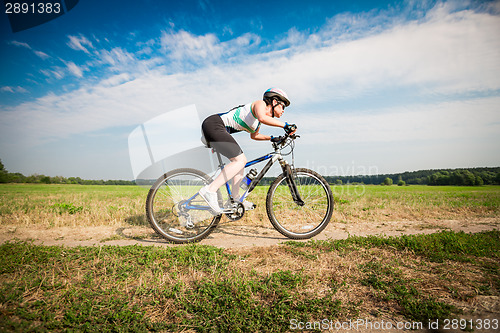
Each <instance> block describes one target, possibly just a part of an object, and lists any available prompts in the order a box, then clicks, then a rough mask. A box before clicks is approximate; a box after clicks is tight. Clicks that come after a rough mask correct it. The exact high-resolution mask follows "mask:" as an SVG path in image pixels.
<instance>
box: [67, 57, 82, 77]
mask: <svg viewBox="0 0 500 333" xmlns="http://www.w3.org/2000/svg"><path fill="white" fill-rule="evenodd" d="M66 67H67V68H68V70H69V72H70V73H71V74H73V75H74V76H76V77H80V78H81V77H83V70H82V68H80V67H78V66H77V65H76V64H75V63H74V62H72V61H69V62H67V63H66Z"/></svg>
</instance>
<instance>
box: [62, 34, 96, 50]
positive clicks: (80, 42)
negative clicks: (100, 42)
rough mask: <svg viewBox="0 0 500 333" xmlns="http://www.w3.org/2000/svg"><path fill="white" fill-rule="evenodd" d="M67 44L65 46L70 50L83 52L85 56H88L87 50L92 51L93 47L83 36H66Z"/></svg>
mask: <svg viewBox="0 0 500 333" xmlns="http://www.w3.org/2000/svg"><path fill="white" fill-rule="evenodd" d="M68 38H69V42H68V43H67V45H68V46H69V47H70V48H72V49H73V50H75V51H83V52H85V53H87V54H90V52H89V50H88V48H90V49H93V48H94V46H93V45H92V42H91V41H89V40H88V39H87V38H86V37H84V36H79V37H77V36H68Z"/></svg>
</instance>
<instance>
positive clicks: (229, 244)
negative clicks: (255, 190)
mask: <svg viewBox="0 0 500 333" xmlns="http://www.w3.org/2000/svg"><path fill="white" fill-rule="evenodd" d="M499 228H500V218H485V219H474V220H435V221H393V222H387V221H385V222H362V223H351V224H344V223H330V224H329V225H328V227H327V228H326V229H325V230H324V231H323V232H322V233H321V234H320V235H318V236H316V237H315V238H314V239H330V238H331V239H344V238H347V237H348V236H349V235H352V236H354V235H356V236H367V235H386V236H399V235H402V234H417V233H434V232H438V231H441V230H453V231H464V232H474V233H475V232H480V231H486V230H493V229H499ZM13 239H19V240H32V241H34V243H35V244H44V245H63V246H99V245H133V244H141V245H146V246H148V245H155V246H175V245H171V244H168V243H166V242H165V241H164V240H163V239H161V238H158V237H156V235H155V234H154V232H153V230H152V229H151V228H149V227H148V226H144V227H140V226H114V227H110V226H102V227H82V228H69V227H64V228H50V229H42V228H28V227H16V226H0V243H4V242H7V241H9V240H13ZM287 240H288V239H287V238H286V237H284V236H282V235H281V234H280V233H278V232H277V231H276V230H274V228H273V227H272V226H271V225H270V224H269V226H267V227H248V226H244V225H241V224H238V222H223V223H221V224H220V225H219V226H218V227H217V229H215V231H214V232H213V233H212V234H211V235H210V236H209V237H208V238H207V239H205V240H203V241H201V244H205V245H213V246H217V247H222V248H243V247H257V246H258V247H260V246H270V245H275V244H279V243H281V242H284V241H287Z"/></svg>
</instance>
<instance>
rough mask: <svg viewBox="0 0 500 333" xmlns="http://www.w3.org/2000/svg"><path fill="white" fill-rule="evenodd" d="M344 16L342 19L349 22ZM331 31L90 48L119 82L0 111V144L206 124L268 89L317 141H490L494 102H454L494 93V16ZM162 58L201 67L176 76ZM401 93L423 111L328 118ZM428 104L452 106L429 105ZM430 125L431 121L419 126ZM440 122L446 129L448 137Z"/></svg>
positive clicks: (181, 37)
mask: <svg viewBox="0 0 500 333" xmlns="http://www.w3.org/2000/svg"><path fill="white" fill-rule="evenodd" d="M341 19H342V20H346V21H348V17H344V16H343V17H341ZM385 20H386V18H385V17H384V18H380V21H382V22H385ZM332 24H333V23H331V22H330V23H329V24H327V25H326V26H325V27H324V28H323V29H322V30H321V31H319V32H318V33H317V34H315V35H310V36H306V35H303V34H302V33H300V32H298V31H293V30H291V31H290V32H289V34H288V36H286V42H284V43H283V44H281V45H286V44H288V45H294V46H292V47H290V48H288V49H283V50H279V51H266V52H261V53H257V52H255V53H252V52H248V51H249V50H250V49H251V48H252V47H254V46H257V45H260V43H261V40H260V38H259V37H258V36H256V35H253V34H245V35H242V36H239V37H237V38H234V39H231V40H228V41H225V42H221V41H220V40H218V38H217V37H216V36H215V35H213V34H206V35H203V36H196V35H193V34H191V33H189V32H186V31H179V32H177V33H173V32H170V33H167V32H163V33H162V35H161V37H160V39H161V46H162V50H163V52H165V54H166V55H167V56H168V60H165V59H161V57H160V56H156V57H153V58H150V59H148V60H138V59H139V57H136V55H135V54H133V53H129V52H127V51H126V50H124V49H122V48H114V49H112V50H110V51H107V50H105V51H104V50H100V51H99V50H96V51H95V53H94V54H95V55H96V56H97V57H98V59H99V61H100V62H101V63H102V64H105V65H108V66H111V68H112V69H113V72H114V73H115V75H113V76H112V77H109V78H105V79H103V80H102V81H101V82H100V84H95V83H93V84H90V83H89V84H86V85H82V86H81V87H80V88H79V89H77V90H74V91H72V92H69V93H66V94H62V95H54V94H49V95H47V96H45V97H43V98H39V99H37V100H35V101H33V102H29V103H24V104H21V105H18V106H16V107H11V108H7V109H6V110H4V112H3V113H2V122H1V124H0V133H1V134H0V138H1V140H0V142H2V144H3V143H4V142H9V141H12V138H16V140H17V139H19V140H20V141H21V140H22V141H24V143H25V144H28V143H29V144H33V143H34V142H44V141H47V140H53V139H60V138H66V137H68V136H70V135H73V134H78V133H89V132H95V131H99V130H104V129H108V128H111V127H115V126H134V125H136V124H140V123H143V122H145V121H147V120H149V119H151V118H152V117H154V116H157V115H159V114H162V113H163V112H167V111H169V110H172V109H175V108H179V107H183V106H185V105H189V104H193V103H194V104H196V106H197V108H198V110H199V111H200V113H201V114H202V116H203V115H208V114H210V113H214V112H221V111H224V110H225V109H228V108H230V107H231V106H234V105H238V104H241V103H243V102H250V101H251V99H257V98H260V96H261V94H262V92H263V91H264V90H265V89H267V88H268V87H269V86H280V87H282V88H284V89H285V90H287V92H288V94H289V95H290V96H291V99H292V107H291V108H290V109H289V110H290V111H288V110H287V113H286V116H287V118H288V119H292V120H293V121H294V122H297V124H299V127H300V128H301V130H304V131H308V132H310V133H311V134H310V137H311V138H315V140H317V141H315V142H322V141H323V142H325V140H326V142H328V144H330V143H331V142H332V140H339V141H340V142H372V141H373V140H375V141H378V142H389V141H391V140H395V139H397V140H405V138H406V140H413V141H417V140H419V139H420V138H423V137H425V138H430V139H432V140H439V139H440V138H443V137H444V138H446V139H453V138H458V137H462V138H464V137H467V136H469V135H474V136H476V137H480V136H483V137H484V136H488V137H490V138H497V136H498V135H497V134H496V133H498V127H495V126H489V125H488V124H490V123H495V122H496V123H498V122H500V120H499V119H498V116H497V113H496V112H495V111H496V110H498V106H499V105H500V101H499V100H498V98H497V97H493V98H490V99H487V98H485V99H483V100H479V101H478V102H477V103H478V104H477V105H476V104H474V103H476V102H475V101H474V100H473V99H469V101H467V102H462V101H453V99H454V98H455V96H460V95H464V94H466V95H474V94H477V93H479V94H486V95H488V94H492V95H493V96H496V95H498V93H497V91H498V90H499V89H500V62H499V61H498V59H500V39H498V38H496V36H497V31H500V17H499V16H497V15H491V14H488V13H486V12H474V11H459V12H453V11H450V10H446V8H445V7H439V10H435V11H433V12H432V14H431V15H429V16H428V17H425V18H423V19H421V20H418V21H411V22H406V23H401V22H399V21H397V23H395V24H393V25H391V27H390V29H388V30H383V29H381V28H380V27H370V28H369V29H371V30H370V33H368V34H366V36H362V34H356V36H355V37H354V38H351V39H347V38H338V37H339V35H338V34H339V31H340V32H341V31H342V29H343V28H341V27H340V28H339V26H334V25H332ZM341 25H342V26H344V25H345V24H344V23H342V24H341ZM361 26H365V23H361ZM361 30H362V29H360V31H361ZM349 33H350V32H347V34H349ZM69 44H71V45H70V47H72V48H74V49H77V50H82V51H84V52H86V53H89V51H88V49H87V48H93V46H92V44H91V43H90V41H88V39H86V38H85V37H83V36H80V37H74V36H70V43H69ZM266 48H267V46H264V47H262V49H266ZM262 49H261V50H262ZM235 59H238V61H233V60H235ZM169 61H173V62H174V64H175V63H176V62H177V64H180V66H184V64H185V63H192V64H197V66H196V67H193V68H192V70H191V71H185V72H179V73H176V72H175V71H174V70H173V69H172V67H171V63H170V62H169ZM200 63H201V64H202V66H200V65H199V64H200ZM66 66H67V70H68V71H70V72H71V73H72V74H73V75H75V76H77V77H79V78H81V77H82V76H83V73H84V71H86V68H85V67H83V66H82V67H79V66H77V65H76V64H74V63H73V62H68V63H66ZM172 72H174V73H172ZM47 74H50V75H55V73H47ZM399 89H406V90H410V91H412V94H413V95H412V97H413V100H416V99H418V98H421V99H422V100H423V102H422V103H418V104H415V102H413V103H414V105H406V104H404V105H400V106H398V107H392V108H387V107H384V108H380V107H378V108H377V107H376V106H374V108H373V109H371V110H363V112H364V113H361V112H362V111H361V110H356V109H354V110H351V112H352V113H351V114H341V113H338V112H337V113H334V112H332V111H335V108H336V104H337V103H338V102H339V101H343V102H353V101H356V100H358V99H363V98H364V97H365V96H367V95H368V96H370V95H377V96H381V97H384V98H387V99H388V100H390V99H391V98H392V97H393V96H390V95H387V91H396V92H397V91H399ZM436 95H442V96H444V98H446V99H450V100H451V101H452V102H449V103H443V102H440V104H437V105H431V104H430V103H429V102H426V100H427V99H429V98H430V97H432V98H434V97H435V96H436ZM312 103H314V105H319V106H320V108H318V109H317V110H316V111H317V112H315V113H311V111H310V110H309V107H310V106H311V105H312ZM325 105H326V106H325ZM424 106H425V107H424ZM487 107H491V110H490V111H488V110H487ZM453 110H457V111H453ZM479 113H480V114H481V115H482V120H481V121H479V122H477V123H472V122H471V119H472V116H473V115H475V114H479ZM429 118H430V119H434V120H435V122H431V124H427V119H429ZM450 118H451V119H452V120H451V121H448V120H449V119H450ZM344 124H346V125H344ZM438 124H445V127H444V128H445V131H444V132H443V131H442V130H441V127H440V126H439V125H438ZM405 125H406V126H407V127H406V128H405ZM332 128H334V129H335V130H334V132H333V133H334V134H333V135H332V134H330V133H331V131H332ZM483 128H487V130H483ZM313 132H316V133H317V134H314V135H313V134H312V133H313ZM328 138H333V139H328ZM346 140H347V141H346ZM316 146H318V145H317V144H316Z"/></svg>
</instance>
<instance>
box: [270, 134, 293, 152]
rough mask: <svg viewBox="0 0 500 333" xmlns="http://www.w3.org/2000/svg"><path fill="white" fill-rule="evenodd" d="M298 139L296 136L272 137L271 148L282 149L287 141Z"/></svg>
mask: <svg viewBox="0 0 500 333" xmlns="http://www.w3.org/2000/svg"><path fill="white" fill-rule="evenodd" d="M298 138H300V135H297V134H285V135H280V136H278V137H273V138H272V139H271V142H272V143H273V147H274V148H275V149H278V148H280V146H281V147H284V146H285V144H286V143H287V141H288V139H292V141H293V140H295V139H298Z"/></svg>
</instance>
